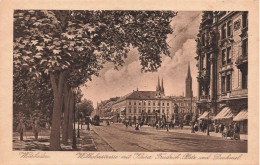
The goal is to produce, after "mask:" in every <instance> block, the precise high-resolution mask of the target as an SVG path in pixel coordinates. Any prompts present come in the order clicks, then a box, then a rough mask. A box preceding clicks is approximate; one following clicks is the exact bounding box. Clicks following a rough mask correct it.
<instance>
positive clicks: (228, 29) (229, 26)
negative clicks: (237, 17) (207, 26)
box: [227, 21, 232, 37]
mask: <svg viewBox="0 0 260 165" xmlns="http://www.w3.org/2000/svg"><path fill="white" fill-rule="evenodd" d="M231 34H232V22H231V21H229V22H228V24H227V36H228V37H230V36H231Z"/></svg>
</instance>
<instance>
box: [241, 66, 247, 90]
mask: <svg viewBox="0 0 260 165" xmlns="http://www.w3.org/2000/svg"><path fill="white" fill-rule="evenodd" d="M242 89H247V69H245V70H244V71H243V72H242Z"/></svg>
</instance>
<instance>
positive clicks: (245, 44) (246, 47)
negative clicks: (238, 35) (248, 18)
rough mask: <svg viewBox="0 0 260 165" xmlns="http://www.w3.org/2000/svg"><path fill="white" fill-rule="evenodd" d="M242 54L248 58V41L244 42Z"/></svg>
mask: <svg viewBox="0 0 260 165" xmlns="http://www.w3.org/2000/svg"><path fill="white" fill-rule="evenodd" d="M242 53H243V56H247V53H248V41H247V39H245V40H243V43H242Z"/></svg>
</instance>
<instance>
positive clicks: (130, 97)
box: [112, 65, 197, 123]
mask: <svg viewBox="0 0 260 165" xmlns="http://www.w3.org/2000/svg"><path fill="white" fill-rule="evenodd" d="M112 107H113V108H112V109H113V111H114V112H118V114H119V116H120V118H121V119H125V120H141V119H142V120H144V121H145V123H154V122H155V121H156V120H158V119H162V118H164V117H165V118H167V119H168V121H171V120H174V118H176V115H177V114H180V116H181V117H182V118H184V120H190V119H191V116H192V114H196V113H197V111H196V110H197V109H196V98H195V97H193V92H192V78H191V73H190V65H188V72H187V78H186V95H185V97H184V96H165V89H164V86H163V80H162V81H161V83H160V79H159V77H158V84H157V86H156V90H155V91H138V89H137V90H136V91H133V92H131V93H129V94H127V95H125V96H123V97H120V99H118V100H117V101H116V102H115V103H114V104H113V106H112Z"/></svg>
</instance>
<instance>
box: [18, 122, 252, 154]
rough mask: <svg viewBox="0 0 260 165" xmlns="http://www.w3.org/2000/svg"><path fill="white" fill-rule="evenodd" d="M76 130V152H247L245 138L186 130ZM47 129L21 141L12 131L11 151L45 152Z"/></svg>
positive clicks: (68, 148) (121, 127) (115, 126)
mask: <svg viewBox="0 0 260 165" xmlns="http://www.w3.org/2000/svg"><path fill="white" fill-rule="evenodd" d="M90 128H91V130H90V131H88V130H86V129H85V128H84V129H81V130H80V138H77V151H108V152H111V151H125V152H131V151H135V152H150V151H152V152H233V153H234V152H244V153H245V152H247V141H242V140H241V141H235V140H229V139H223V138H221V137H216V136H206V135H205V134H204V135H203V134H198V133H196V134H191V133H188V132H189V131H188V130H178V129H175V130H170V131H169V132H167V131H166V130H156V129H155V128H153V127H148V126H143V127H141V128H140V130H135V129H134V127H128V128H126V127H125V126H124V125H123V124H114V123H112V124H111V125H110V126H106V125H101V126H91V127H90ZM49 134H50V130H44V131H41V132H40V134H39V139H38V140H34V137H33V134H32V132H26V133H25V135H24V141H20V140H19V134H18V133H14V134H13V150H20V151H48V150H49ZM61 150H63V151H73V149H72V143H71V141H69V143H68V144H67V145H63V144H61Z"/></svg>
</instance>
